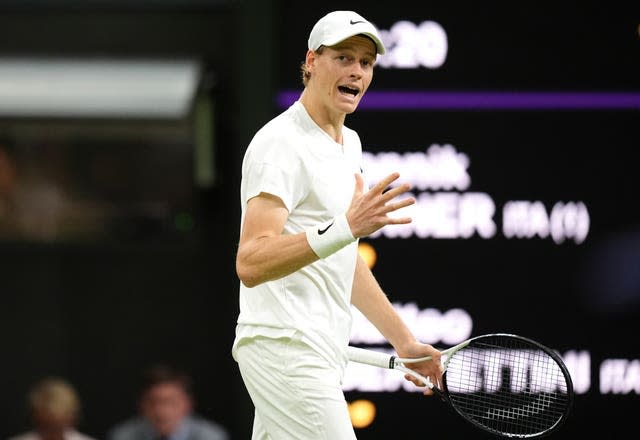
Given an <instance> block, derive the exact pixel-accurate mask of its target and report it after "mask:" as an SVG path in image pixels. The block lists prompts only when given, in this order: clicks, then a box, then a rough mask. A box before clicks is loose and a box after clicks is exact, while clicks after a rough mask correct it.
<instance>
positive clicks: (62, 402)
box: [9, 377, 95, 440]
mask: <svg viewBox="0 0 640 440" xmlns="http://www.w3.org/2000/svg"><path fill="white" fill-rule="evenodd" d="M27 404H28V407H29V416H30V418H31V422H32V426H33V428H32V430H31V431H29V432H25V433H23V434H20V435H18V436H15V437H12V438H10V439H9V440H95V439H93V438H91V437H89V436H87V435H85V434H82V433H80V432H78V431H77V430H76V428H75V427H76V424H77V423H78V420H79V416H80V410H81V405H80V398H79V397H78V393H77V392H76V390H75V389H74V388H73V386H72V385H71V384H70V383H68V382H67V381H65V380H63V379H60V378H56V377H50V378H46V379H42V380H40V381H39V382H37V383H35V384H34V385H33V387H32V388H31V390H30V391H29V393H28V396H27Z"/></svg>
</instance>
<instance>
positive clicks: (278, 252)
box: [236, 193, 318, 287]
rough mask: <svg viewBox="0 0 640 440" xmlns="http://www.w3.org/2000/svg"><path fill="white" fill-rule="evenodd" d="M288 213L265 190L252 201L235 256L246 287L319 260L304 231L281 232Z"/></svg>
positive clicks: (240, 275)
mask: <svg viewBox="0 0 640 440" xmlns="http://www.w3.org/2000/svg"><path fill="white" fill-rule="evenodd" d="M288 215H289V211H287V208H286V207H285V206H284V203H283V202H282V200H280V199H279V198H278V197H275V196H272V195H270V194H265V193H262V194H260V195H259V196H257V197H254V198H252V199H251V200H249V202H248V204H247V210H246V213H245V218H244V225H243V227H242V235H241V236H240V243H239V247H238V254H237V256H236V272H237V273H238V277H239V278H240V280H241V281H242V282H243V283H244V284H245V285H246V286H248V287H253V286H256V285H258V284H260V283H263V282H265V281H269V280H273V279H278V278H281V277H283V276H286V275H289V274H291V273H293V272H295V271H296V270H298V269H300V268H302V267H304V266H306V265H307V264H310V263H313V262H314V261H316V260H317V259H318V256H317V255H316V254H315V253H314V252H313V250H312V249H311V248H310V247H309V243H308V242H307V239H306V236H305V233H304V232H302V233H300V234H295V235H282V230H283V229H284V224H285V222H286V221H287V216H288Z"/></svg>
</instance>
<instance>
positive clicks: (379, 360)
mask: <svg viewBox="0 0 640 440" xmlns="http://www.w3.org/2000/svg"><path fill="white" fill-rule="evenodd" d="M347 355H348V356H349V360H350V361H351V362H358V363H360V364H367V365H373V366H374V367H380V368H393V364H394V359H395V356H392V355H390V354H388V353H383V352H381V351H375V350H367V349H364V348H358V347H352V346H348V347H347Z"/></svg>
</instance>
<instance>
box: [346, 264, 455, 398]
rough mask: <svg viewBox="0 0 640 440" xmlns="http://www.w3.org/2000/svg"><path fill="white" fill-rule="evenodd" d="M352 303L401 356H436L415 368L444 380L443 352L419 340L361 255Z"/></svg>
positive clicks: (434, 377) (426, 392)
mask: <svg viewBox="0 0 640 440" xmlns="http://www.w3.org/2000/svg"><path fill="white" fill-rule="evenodd" d="M351 303H352V304H353V305H354V306H355V307H357V308H358V310H360V311H361V312H362V314H363V315H364V316H365V317H366V318H367V319H368V320H369V321H371V323H372V324H373V325H374V326H375V327H376V328H377V329H378V330H379V331H380V333H382V335H383V336H384V337H385V338H386V339H387V341H389V343H390V344H391V345H393V348H394V349H395V350H396V352H397V353H398V355H399V356H400V357H422V356H427V355H430V356H432V358H433V360H432V361H427V362H421V363H417V364H412V366H411V368H412V369H415V370H416V371H418V372H419V373H421V374H422V375H423V376H426V377H429V378H430V379H431V380H432V382H433V383H434V384H439V383H440V380H441V377H442V373H441V370H440V357H441V355H440V352H439V351H438V350H436V349H435V348H433V347H432V346H431V345H429V344H423V343H421V342H418V341H417V340H416V338H415V336H414V335H413V333H412V332H411V330H410V329H409V328H408V327H407V326H406V324H405V323H404V322H403V321H402V318H401V317H400V316H399V315H398V313H397V312H396V310H395V309H394V308H393V305H392V304H391V302H390V301H389V299H388V298H387V296H386V295H385V293H384V292H383V291H382V288H381V287H380V285H379V284H378V282H377V280H376V279H375V277H374V276H373V274H372V273H371V270H370V269H369V267H367V264H366V263H365V262H364V260H363V259H362V258H361V257H358V261H357V264H356V272H355V277H354V280H353V290H352V293H351ZM405 378H407V380H411V381H412V382H414V383H415V384H416V385H421V384H419V383H418V382H417V381H416V380H415V379H414V378H413V377H412V376H409V375H406V376H405ZM425 394H427V395H428V394H432V393H431V391H430V390H429V389H426V390H425Z"/></svg>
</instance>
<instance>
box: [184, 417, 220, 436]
mask: <svg viewBox="0 0 640 440" xmlns="http://www.w3.org/2000/svg"><path fill="white" fill-rule="evenodd" d="M190 427H191V433H192V435H193V439H194V440H228V439H229V438H230V437H229V434H228V432H227V430H226V429H225V428H224V427H223V426H222V425H220V424H218V423H216V422H213V421H211V420H206V419H204V418H202V417H198V416H194V417H192V418H191V419H190Z"/></svg>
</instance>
